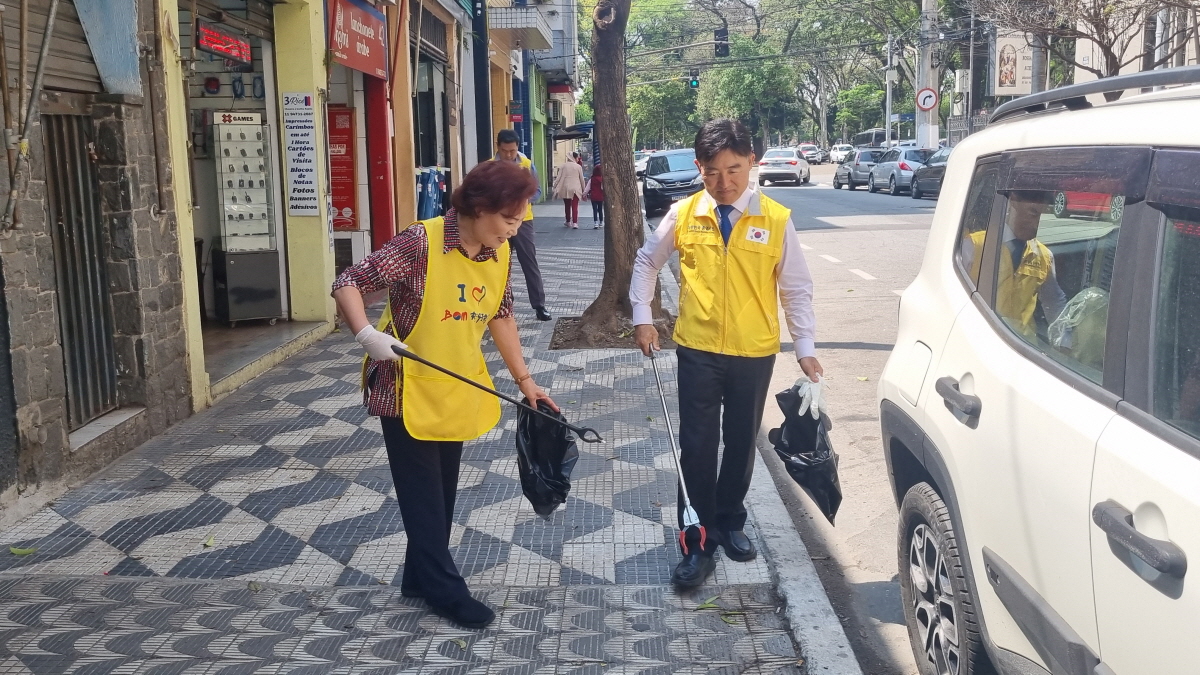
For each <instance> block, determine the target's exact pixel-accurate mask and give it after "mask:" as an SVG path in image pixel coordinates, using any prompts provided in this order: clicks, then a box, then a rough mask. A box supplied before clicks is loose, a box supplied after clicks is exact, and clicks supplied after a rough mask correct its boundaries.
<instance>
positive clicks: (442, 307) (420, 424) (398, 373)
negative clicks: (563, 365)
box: [333, 162, 558, 628]
mask: <svg viewBox="0 0 1200 675" xmlns="http://www.w3.org/2000/svg"><path fill="white" fill-rule="evenodd" d="M536 190H537V182H536V181H535V179H534V178H533V176H532V174H531V173H530V172H528V171H525V170H522V169H521V168H520V167H518V166H516V165H514V164H511V163H509V162H484V163H482V164H479V165H478V166H476V167H475V168H474V169H472V170H471V172H470V173H468V174H467V175H466V177H465V178H464V179H463V182H462V185H460V186H459V187H458V189H457V190H455V191H454V195H453V197H452V198H451V203H452V205H453V208H451V209H450V210H449V211H448V212H447V213H446V215H445V217H444V218H433V219H430V220H424V221H421V222H418V223H415V224H413V225H412V226H411V227H409V228H408V229H406V230H404V231H403V232H401V233H400V234H398V235H396V236H395V237H394V238H393V239H392V240H391V241H390V242H388V243H387V244H386V245H384V247H383V248H381V249H380V250H378V251H376V252H374V253H372V254H371V255H369V256H367V257H366V258H364V259H363V260H362V262H360V263H358V264H357V265H354V266H352V267H350V268H348V269H347V270H346V271H345V272H343V273H342V274H341V276H339V277H338V278H337V280H336V281H335V282H334V284H333V297H334V299H335V300H336V301H337V305H338V310H339V312H340V313H341V316H343V317H345V320H346V323H347V324H349V326H350V330H352V331H354V334H355V340H357V341H358V342H359V344H361V345H362V346H363V348H364V349H365V350H366V352H367V355H366V357H365V358H364V362H363V387H364V394H363V401H364V403H365V405H366V406H367V412H368V413H369V414H371V415H378V416H379V417H380V422H381V425H382V427H383V438H384V442H385V443H386V445H387V452H388V462H389V463H390V464H391V468H392V479H393V481H394V483H395V488H396V500H397V501H398V502H399V504H400V514H401V516H402V518H403V519H404V531H405V533H406V534H407V535H408V549H407V551H406V552H405V559H404V576H403V579H402V581H401V585H400V592H401V593H402V594H403V595H405V596H408V597H420V598H424V599H425V601H426V602H427V603H429V607H430V609H431V610H432V611H433V612H434V613H436V614H438V615H441V616H444V617H446V618H447V619H449V620H451V621H453V622H454V623H456V624H458V625H461V626H464V627H467V628H483V627H484V626H487V625H488V624H489V623H491V622H492V620H493V619H494V618H495V614H494V613H493V611H492V610H491V609H490V608H489V607H488V606H487V605H485V604H483V603H481V602H479V601H477V600H475V599H473V598H472V597H471V594H470V591H469V590H468V589H467V583H466V581H465V580H464V579H463V577H462V575H461V574H460V573H459V571H458V567H457V566H455V564H454V559H453V557H452V556H451V555H450V529H451V527H452V522H451V518H452V516H453V514H454V501H455V497H456V494H457V491H458V471H459V461H460V459H461V457H462V448H463V441H468V440H472V439H475V438H478V437H479V436H482V435H483V434H485V433H487V432H488V431H490V430H491V429H492V427H494V426H495V425H496V423H497V422H498V421H499V420H500V403H499V400H497V399H496V398H495V397H493V396H492V395H490V394H487V393H484V392H481V391H479V390H478V389H476V388H474V387H472V386H470V385H467V384H465V383H463V382H459V381H458V380H455V379H453V378H450V377H447V376H445V375H443V374H441V373H439V372H438V371H436V370H434V369H432V368H429V367H428V366H425V365H423V364H420V363H417V362H415V361H409V362H407V363H404V364H403V365H401V364H400V361H399V359H400V356H398V355H397V354H396V353H395V352H394V351H393V350H392V347H394V346H400V347H404V346H405V345H407V348H408V349H411V350H412V351H413V353H415V354H417V355H418V356H422V357H425V358H427V359H429V360H430V361H433V362H434V363H437V364H439V365H441V366H444V367H446V368H449V369H450V370H453V371H455V372H458V373H463V374H466V375H467V376H469V377H470V378H471V379H473V380H475V381H476V382H478V383H480V384H483V385H485V386H489V387H490V386H491V385H492V381H491V378H490V377H489V375H488V370H487V365H486V364H485V362H484V357H483V351H482V349H481V348H480V341H481V339H482V337H483V330H484V328H485V327H486V328H487V329H488V330H489V331H490V332H491V335H492V339H493V340H494V341H495V343H496V347H497V348H498V349H499V351H500V355H501V357H503V359H504V364H505V365H506V366H507V367H508V371H509V372H510V373H512V376H513V379H514V380H515V381H516V383H517V385H518V386H519V387H520V389H521V393H522V394H524V395H525V397H526V398H528V399H529V400H530V401H531V402H534V403H536V402H538V401H539V400H540V401H545V402H546V403H548V404H549V405H550V406H551V407H552V408H554V409H555V410H557V409H558V407H557V406H556V405H555V404H554V401H552V400H551V399H550V397H549V396H548V395H546V392H545V391H543V390H542V389H541V388H540V387H538V385H537V384H536V383H535V382H534V381H533V376H532V375H530V373H529V368H528V367H527V366H526V364H525V359H524V356H523V355H522V353H521V340H520V337H519V336H518V334H517V324H516V321H515V320H514V319H513V296H512V280H511V272H512V269H511V266H510V264H509V263H510V257H509V251H510V249H509V246H508V242H509V241H510V240H511V239H512V238H513V237H514V236H516V234H517V231H518V229H519V228H521V227H523V225H522V220H523V217H524V214H525V208H526V206H527V204H528V201H529V198H530V197H532V196H533V194H534V192H535V191H536ZM384 288H386V289H388V301H387V306H386V309H385V310H384V313H383V318H382V319H380V321H379V324H378V326H377V327H372V326H371V324H370V322H369V321H368V320H367V315H366V310H365V309H364V306H363V295H365V294H367V293H371V292H374V291H378V290H382V289H384Z"/></svg>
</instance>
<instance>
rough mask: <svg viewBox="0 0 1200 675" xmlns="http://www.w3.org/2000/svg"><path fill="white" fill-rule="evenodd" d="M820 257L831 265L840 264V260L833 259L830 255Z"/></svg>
mask: <svg viewBox="0 0 1200 675" xmlns="http://www.w3.org/2000/svg"><path fill="white" fill-rule="evenodd" d="M821 257H822V258H824V259H826V260H828V261H829V262H831V263H840V262H842V261H841V260H838V259H837V258H835V257H833V256H831V255H823V256H821Z"/></svg>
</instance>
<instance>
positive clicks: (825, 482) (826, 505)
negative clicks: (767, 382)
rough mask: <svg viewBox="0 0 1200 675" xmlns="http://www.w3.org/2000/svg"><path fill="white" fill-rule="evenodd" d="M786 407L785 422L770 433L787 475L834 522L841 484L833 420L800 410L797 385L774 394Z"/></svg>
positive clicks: (784, 407)
mask: <svg viewBox="0 0 1200 675" xmlns="http://www.w3.org/2000/svg"><path fill="white" fill-rule="evenodd" d="M775 400H776V401H778V402H779V408H780V410H782V411H783V418H784V419H783V426H782V427H780V428H778V429H772V430H771V431H770V433H768V434H767V438H768V439H769V440H770V441H771V444H772V445H774V446H775V453H776V454H777V455H779V459H781V460H783V465H784V466H785V467H787V472H788V475H789V476H791V477H792V480H794V481H796V484H797V485H799V486H800V487H801V488H803V490H804V491H805V492H806V493H808V496H809V497H812V500H813V501H814V502H816V503H817V506H818V507H820V509H821V513H824V514H825V517H826V518H828V519H829V522H830V523H833V517H834V516H836V515H837V512H838V507H839V506H841V505H842V484H841V481H839V480H838V473H837V467H838V456H837V453H835V452H834V451H833V444H832V443H830V442H829V429H830V428H832V426H833V425H832V423H831V422H830V421H829V417H828V416H827V415H826V414H825V413H821V419H819V420H817V419H813V416H812V415H811V414H810V413H808V412H805V413H804V414H803V415H801V414H800V393H799V391H798V390H797V388H796V387H792V388H791V389H788V390H786V391H781V392H779V393H778V394H776V395H775Z"/></svg>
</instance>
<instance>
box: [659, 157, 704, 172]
mask: <svg viewBox="0 0 1200 675" xmlns="http://www.w3.org/2000/svg"><path fill="white" fill-rule="evenodd" d="M660 159H663V160H665V162H664V163H665V164H666V165H667V166H668V167H669V168H664V169H663V171H662V172H663V173H666V172H667V171H687V170H688V169H695V168H696V155H695V154H694V153H690V152H688V153H680V154H677V155H667V156H665V157H661V158H660Z"/></svg>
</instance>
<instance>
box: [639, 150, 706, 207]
mask: <svg viewBox="0 0 1200 675" xmlns="http://www.w3.org/2000/svg"><path fill="white" fill-rule="evenodd" d="M703 189H704V182H703V181H701V180H700V170H699V169H697V168H696V151H695V150H692V149H691V148H688V149H685V150H666V151H663V152H656V153H654V154H653V155H651V156H650V158H649V159H648V160H647V162H646V171H645V175H644V176H643V177H642V201H643V202H644V203H645V206H646V215H647V216H651V215H654V214H656V213H659V212H661V211H666V210H667V209H669V208H671V204H673V203H674V202H677V201H679V200H680V199H683V198H684V197H687V196H689V195H693V194H695V193H697V192H699V191H700V190H703Z"/></svg>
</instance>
